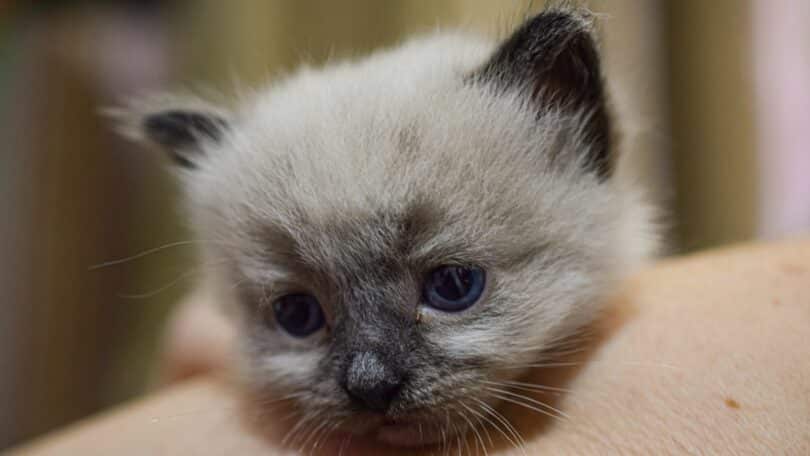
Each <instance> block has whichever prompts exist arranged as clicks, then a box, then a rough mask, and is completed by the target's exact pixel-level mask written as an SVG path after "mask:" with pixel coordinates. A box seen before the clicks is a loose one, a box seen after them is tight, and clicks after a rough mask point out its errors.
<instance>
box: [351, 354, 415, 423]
mask: <svg viewBox="0 0 810 456" xmlns="http://www.w3.org/2000/svg"><path fill="white" fill-rule="evenodd" d="M344 387H345V388H346V392H347V393H349V396H350V397H351V398H352V399H354V400H355V401H357V402H359V403H360V404H363V405H364V406H365V407H366V408H368V409H370V410H373V411H375V412H385V411H386V410H388V407H389V406H390V405H391V402H392V401H393V400H394V398H395V397H396V395H397V394H398V393H399V391H400V390H401V389H402V376H401V375H398V374H397V371H396V370H395V369H393V368H392V367H391V366H388V365H386V363H384V362H383V361H382V360H381V359H380V356H379V355H377V354H375V353H374V352H368V351H367V352H360V353H357V354H355V355H354V357H353V358H352V360H351V361H350V363H349V368H348V369H347V370H346V379H345V384H344Z"/></svg>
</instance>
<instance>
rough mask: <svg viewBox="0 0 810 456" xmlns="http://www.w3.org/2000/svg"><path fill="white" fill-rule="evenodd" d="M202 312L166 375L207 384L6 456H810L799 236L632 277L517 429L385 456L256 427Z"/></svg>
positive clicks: (266, 418)
mask: <svg viewBox="0 0 810 456" xmlns="http://www.w3.org/2000/svg"><path fill="white" fill-rule="evenodd" d="M204 301H205V298H204V296H199V295H198V296H194V297H192V298H191V300H190V301H189V302H188V303H186V304H185V305H184V306H183V307H182V308H181V310H180V311H179V313H178V314H177V316H176V318H175V320H174V321H173V323H172V324H171V332H170V334H171V336H170V337H169V339H168V344H169V351H168V353H169V354H168V355H167V357H166V360H167V365H166V370H165V372H166V379H167V380H170V379H171V378H184V377H188V376H190V375H193V374H199V373H203V372H205V373H206V374H205V375H200V376H197V377H196V378H195V379H192V380H184V381H182V382H178V383H176V384H175V385H173V386H171V387H169V388H166V389H164V390H163V391H161V392H159V393H157V394H156V395H154V396H152V397H149V398H147V399H144V400H142V401H140V402H136V403H134V404H131V405H128V406H125V407H123V408H122V409H120V410H118V411H114V412H112V413H109V414H106V415H103V416H101V417H99V418H96V419H91V420H89V421H87V422H85V423H83V424H80V425H78V426H76V427H74V428H72V429H69V430H67V431H63V432H60V433H57V434H55V435H53V436H51V437H47V438H45V439H43V440H41V441H39V442H34V443H33V444H31V445H29V446H27V447H23V448H21V449H19V450H18V452H17V453H12V454H29V455H47V454H91V453H92V454H118V455H127V454H138V455H140V454H170V455H171V454H197V455H209V454H210V455H213V454H242V455H251V454H257V455H258V454H262V455H268V454H270V455H272V454H297V453H303V454H323V455H334V454H341V453H342V454H352V455H365V454H369V455H371V454H445V453H448V454H459V452H460V453H461V454H482V455H483V454H485V451H483V450H482V449H481V446H482V445H483V446H485V447H486V448H487V450H486V453H487V454H490V455H496V454H516V455H517V454H524V453H525V454H578V455H581V454H600V455H601V454H789V455H794V454H795V455H802V454H810V399H809V398H810V362H808V359H809V357H808V354H810V353H809V352H810V348H808V341H810V240H797V241H788V242H782V243H772V244H760V245H747V246H741V247H735V248H731V249H724V250H719V251H710V252H706V253H701V254H697V255H693V256H689V257H684V258H678V259H673V260H667V261H663V262H661V263H659V264H658V265H657V266H654V267H652V268H649V269H647V270H644V271H642V272H640V273H638V274H636V275H635V276H633V277H632V278H630V279H629V280H627V281H625V283H624V284H623V286H622V287H621V290H620V291H619V292H618V293H617V294H616V296H615V297H613V298H612V299H611V300H610V303H609V306H608V309H609V310H608V311H607V312H605V314H604V315H603V316H602V318H600V319H599V321H598V323H597V324H595V325H593V327H592V328H591V329H590V330H589V331H588V332H587V333H586V334H583V335H582V336H581V337H579V338H578V339H577V340H574V341H572V344H571V347H572V350H570V351H571V353H569V354H567V355H566V356H564V357H563V358H561V360H560V362H557V363H554V364H553V365H544V366H538V367H535V368H533V369H532V370H531V371H530V373H529V375H527V376H526V377H524V378H522V380H521V381H522V382H523V384H521V386H522V388H524V389H518V388H517V387H515V388H513V389H511V390H509V391H511V392H512V393H513V394H515V395H516V396H510V397H512V398H514V399H515V402H518V403H521V404H522V405H518V404H514V403H510V404H507V406H504V407H502V408H500V409H499V413H501V414H502V415H503V416H504V417H505V418H506V419H508V422H509V423H510V424H511V426H513V427H514V429H513V431H506V430H505V429H506V428H505V426H504V425H500V428H501V430H503V433H501V432H500V431H498V430H496V429H495V426H490V427H488V428H487V429H486V431H484V430H480V431H479V434H478V435H476V434H475V433H471V434H468V436H467V440H466V442H461V443H460V448H457V447H455V445H458V444H459V442H453V443H451V445H449V446H448V447H434V448H428V449H421V450H392V449H391V448H388V447H380V446H378V445H377V444H374V443H370V442H362V441H358V440H356V439H352V440H351V441H349V440H347V439H345V438H344V437H343V436H332V437H330V438H321V436H320V435H319V434H318V432H314V431H313V432H309V434H310V436H309V437H307V433H306V432H304V433H299V434H302V437H300V438H297V439H289V438H288V440H287V441H285V442H284V443H282V440H283V436H284V435H285V434H287V433H288V431H289V426H288V424H287V422H286V421H285V420H284V417H285V414H284V412H283V406H282V407H279V408H273V409H272V411H271V412H270V413H263V414H262V415H261V416H259V415H257V414H256V413H255V410H252V408H251V405H250V403H249V401H245V400H244V399H243V398H241V396H240V395H239V394H238V393H237V390H236V389H234V388H233V387H232V386H230V383H229V382H228V380H227V377H228V375H227V374H226V372H227V367H226V366H227V365H228V361H227V359H228V356H229V355H228V352H229V350H230V348H229V344H230V336H229V329H228V328H227V326H225V325H223V324H222V322H221V320H219V319H218V318H217V317H215V316H214V315H213V314H211V313H210V310H207V309H209V307H207V306H205V305H203V304H204ZM582 347H584V349H582ZM529 385H535V386H529ZM537 385H540V386H539V387H537ZM513 386H517V385H513ZM540 388H542V391H540V390H539V389H540ZM534 390H537V391H534ZM518 395H521V396H523V397H521V396H518ZM529 399H531V400H529ZM539 404H549V405H550V406H551V407H554V409H556V411H555V410H552V409H551V408H547V407H545V406H541V405H539ZM537 410H543V411H544V413H540V412H538V411H537ZM548 415H556V417H554V418H552V417H549V416H548ZM468 416H469V418H470V419H471V421H473V422H474V423H475V422H476V418H475V416H474V415H468ZM493 421H494V420H493ZM496 424H497V423H496ZM476 427H478V428H479V429H481V427H480V426H476ZM324 432H325V431H324ZM321 434H322V433H321ZM518 436H519V437H518ZM490 440H491V441H490ZM518 440H521V441H522V442H520V444H517V443H518V442H517V441H518Z"/></svg>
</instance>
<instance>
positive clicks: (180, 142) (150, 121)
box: [107, 95, 230, 168]
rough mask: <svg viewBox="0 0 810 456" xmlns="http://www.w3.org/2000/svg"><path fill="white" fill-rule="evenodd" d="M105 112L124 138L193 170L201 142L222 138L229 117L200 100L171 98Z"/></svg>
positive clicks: (147, 100) (137, 102)
mask: <svg viewBox="0 0 810 456" xmlns="http://www.w3.org/2000/svg"><path fill="white" fill-rule="evenodd" d="M107 113H108V114H110V115H111V116H112V117H113V118H115V119H116V120H117V121H118V122H119V125H120V128H119V129H120V131H121V133H122V134H123V135H124V136H126V137H128V138H130V139H133V140H135V141H138V142H143V143H147V144H151V145H154V146H158V147H160V148H161V149H163V150H164V151H165V152H166V153H167V154H168V155H169V157H170V158H171V159H172V160H174V162H175V163H176V164H178V165H180V166H183V167H185V168H196V167H197V164H198V162H199V160H200V159H201V158H202V156H203V154H204V147H203V146H204V144H205V143H210V142H214V143H216V142H218V141H220V140H221V139H222V136H223V135H224V134H225V132H226V131H227V129H228V126H229V117H230V116H229V115H228V113H227V112H226V111H225V110H224V109H222V108H220V107H218V106H216V105H213V104H211V103H208V102H206V101H204V100H202V99H199V98H196V97H180V96H172V95H159V96H157V95H153V96H149V97H146V98H142V99H136V100H133V101H132V102H130V103H129V104H128V106H127V107H126V108H124V109H114V110H109V111H107Z"/></svg>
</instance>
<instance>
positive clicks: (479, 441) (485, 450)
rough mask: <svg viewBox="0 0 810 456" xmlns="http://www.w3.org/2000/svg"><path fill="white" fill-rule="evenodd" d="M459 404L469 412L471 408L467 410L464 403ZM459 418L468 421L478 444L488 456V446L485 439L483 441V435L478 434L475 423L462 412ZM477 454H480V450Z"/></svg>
mask: <svg viewBox="0 0 810 456" xmlns="http://www.w3.org/2000/svg"><path fill="white" fill-rule="evenodd" d="M459 404H460V405H461V406H463V407H464V408H466V409H467V410H468V411H469V408H467V406H466V405H464V404H463V403H459ZM459 416H460V417H461V418H462V419H463V420H464V421H466V422H467V424H468V425H469V426H470V430H471V431H472V432H473V433H474V434H475V438H476V440H477V441H478V443H479V444H480V445H481V449H482V450H483V451H484V454H485V455H487V454H488V452H487V447H486V445H484V439H483V437H481V433H480V432H478V429H477V428H476V426H475V424H473V422H472V421H471V420H470V419H469V418H468V417H467V416H466V415H465V414H464V413H461V411H459ZM475 454H478V450H476V451H475Z"/></svg>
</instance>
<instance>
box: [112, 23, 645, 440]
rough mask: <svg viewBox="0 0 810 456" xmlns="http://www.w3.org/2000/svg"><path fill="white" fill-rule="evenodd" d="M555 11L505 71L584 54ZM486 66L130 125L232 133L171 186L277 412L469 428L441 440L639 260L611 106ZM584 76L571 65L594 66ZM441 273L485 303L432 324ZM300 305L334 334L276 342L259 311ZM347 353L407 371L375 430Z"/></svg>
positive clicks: (394, 64)
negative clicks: (458, 268) (460, 278)
mask: <svg viewBox="0 0 810 456" xmlns="http://www.w3.org/2000/svg"><path fill="white" fill-rule="evenodd" d="M544 14H550V13H548V12H547V13H544ZM556 14H561V15H562V17H563V18H567V19H568V21H563V22H564V24H563V25H562V26H561V27H562V28H561V29H560V30H554V32H555V33H556V35H554V36H551V37H546V39H547V40H548V43H546V46H547V47H549V46H550V45H549V43H551V44H553V45H556V43H560V46H559V47H558V48H555V47H553V46H551V47H549V50H546V51H543V49H540V48H539V47H535V48H534V49H540V50H539V51H537V52H539V53H540V54H541V55H538V56H534V57H532V55H531V53H530V52H528V51H531V49H528V48H527V49H528V51H527V53H526V54H525V55H524V54H520V52H517V51H516V52H515V55H516V56H517V57H515V58H514V59H512V60H510V62H511V63H509V62H507V65H508V64H513V65H518V66H519V65H520V64H521V63H520V62H522V61H523V60H526V59H529V60H532V59H539V58H545V59H547V60H548V59H552V60H553V59H554V58H557V56H559V55H560V54H561V53H564V52H567V47H566V46H568V43H569V42H570V41H571V40H570V39H574V38H575V39H587V40H590V39H591V38H590V29H589V25H588V23H587V21H586V19H585V18H583V17H582V16H580V15H575V14H569V13H556ZM535 20H536V19H535ZM558 25H559V24H558ZM530 26H536V27H541V26H542V27H546V28H548V27H550V26H549V25H548V24H546V23H544V24H541V25H536V24H535V25H531V24H530ZM530 26H525V27H530ZM530 32H532V33H543V31H542V30H539V31H537V30H534V31H532V30H530ZM574 33H576V34H579V35H577V36H574V35H573V34H574ZM583 33H585V34H587V37H586V36H585V35H581V34H583ZM572 37H573V38H572ZM530 38H531V37H530ZM530 44H531V43H530ZM534 44H537V43H534ZM541 44H542V43H541ZM585 44H588V43H585ZM524 47H525V46H524ZM518 51H520V50H518ZM590 51H592V50H591V49H588V52H590ZM499 52H501V54H502V55H501V57H503V55H506V54H504V45H501V47H500V48H499V47H498V43H495V42H492V41H489V40H485V39H482V38H479V37H475V36H469V35H464V34H454V33H451V34H440V35H434V36H429V37H426V38H421V39H416V40H413V41H410V42H408V43H406V44H404V45H402V46H400V47H398V48H395V49H391V50H384V51H381V52H378V53H375V54H373V55H371V56H369V57H367V58H364V59H362V60H358V61H353V62H344V63H338V64H332V65H330V66H328V67H326V68H322V69H317V70H312V69H303V70H301V71H299V72H298V73H297V74H295V75H293V76H291V77H289V78H288V79H286V80H284V81H280V82H277V83H275V84H274V85H272V86H270V87H267V88H264V89H261V90H258V91H256V92H254V93H250V94H248V95H246V96H244V97H243V98H242V99H241V100H239V101H238V102H237V103H236V107H235V108H234V109H232V110H224V109H223V108H220V107H213V106H210V105H208V104H207V103H204V102H201V101H195V100H193V99H192V100H177V99H172V100H171V102H170V103H166V102H165V101H159V103H158V104H150V103H145V104H143V103H142V104H140V105H138V107H137V109H136V110H134V114H132V115H130V116H128V117H127V122H128V125H129V127H128V131H129V132H130V133H131V134H132V135H134V136H136V137H140V138H143V139H147V140H150V139H151V140H153V141H154V142H158V143H161V141H159V140H155V138H152V137H150V135H149V132H148V131H146V132H144V131H143V125H144V122H145V121H144V119H146V118H148V116H150V115H152V114H154V113H157V112H159V111H161V110H165V109H167V107H168V108H170V109H172V110H193V111H196V112H199V111H202V112H209V113H213V114H216V116H217V118H219V119H227V127H225V128H223V131H222V132H218V134H217V135H210V134H199V135H197V136H196V137H197V138H198V139H199V141H197V142H196V143H195V144H194V145H192V146H187V145H183V147H181V148H180V149H182V150H177V147H171V148H172V152H173V153H174V154H180V155H181V156H182V157H183V160H187V161H188V163H189V164H193V166H190V167H186V168H183V169H182V170H181V172H180V174H181V177H182V180H183V183H184V188H185V191H186V196H187V199H186V201H187V205H188V208H189V212H190V214H191V220H192V223H193V226H194V228H195V229H196V230H197V232H198V234H199V236H200V237H201V238H202V239H207V240H215V242H211V243H207V244H206V247H205V251H204V256H205V260H206V261H209V262H212V263H217V264H218V266H217V267H216V268H215V269H214V272H212V273H211V274H210V275H209V276H208V277H207V278H206V280H207V281H208V285H209V286H212V287H213V288H215V289H216V291H217V293H218V299H219V300H220V301H221V302H223V303H224V304H226V305H227V306H229V307H230V308H232V309H235V310H236V312H235V315H236V318H237V320H238V324H239V326H240V335H241V336H240V337H241V343H242V346H243V348H244V354H245V366H246V372H247V373H248V375H247V376H246V378H247V384H248V386H249V388H250V389H251V390H252V391H254V392H258V393H260V394H265V395H268V396H271V397H284V396H285V395H286V396H287V397H289V398H291V400H292V401H293V402H294V404H295V408H296V409H297V410H298V411H299V412H300V414H301V416H302V417H303V420H305V422H306V421H307V420H309V421H310V422H314V421H312V420H315V419H316V418H315V417H318V418H317V419H318V420H321V419H327V420H334V421H338V420H345V421H344V422H345V423H346V426H345V428H346V429H349V428H350V429H351V430H352V432H359V433H366V432H371V433H376V435H377V437H379V438H381V439H384V440H387V441H389V442H392V443H406V442H411V443H413V442H418V443H426V442H431V441H436V440H438V439H440V436H442V435H444V436H449V435H451V434H452V433H454V432H463V431H464V428H465V426H463V425H460V423H455V426H453V429H450V428H448V427H447V423H446V422H445V412H444V411H445V410H448V409H449V410H452V409H454V407H455V408H458V407H465V406H466V407H472V408H474V409H479V410H480V409H481V405H480V403H484V404H493V405H494V404H495V403H496V401H495V400H494V399H493V398H492V397H491V396H488V395H487V393H486V388H485V387H484V384H483V383H482V382H483V381H493V380H504V379H512V378H514V377H516V376H518V375H520V374H521V372H522V370H521V369H520V367H521V366H525V365H528V364H530V363H534V362H537V361H538V360H539V359H540V358H541V357H542V356H543V353H544V352H546V351H548V350H549V349H550V348H552V347H553V346H554V344H555V343H556V342H559V341H560V340H563V339H564V338H566V337H568V336H571V335H572V334H573V333H574V332H575V331H576V330H577V329H578V328H580V327H581V326H582V325H583V324H586V323H588V322H589V321H590V320H592V319H593V318H594V317H595V316H596V315H597V313H598V310H599V303H600V300H601V298H602V297H603V296H604V294H605V293H606V292H607V291H608V290H609V289H610V286H611V284H612V283H613V282H614V281H615V280H616V279H617V278H618V277H619V276H621V275H622V274H624V273H625V272H626V271H628V269H630V268H632V267H634V266H636V265H637V264H638V263H639V262H640V261H641V260H643V259H644V258H645V257H647V256H648V255H649V254H650V253H651V251H652V249H653V248H654V245H655V242H654V236H653V233H652V229H651V224H650V212H649V210H648V208H647V207H646V206H645V205H644V204H643V202H642V200H641V198H640V196H639V194H638V193H637V192H636V191H635V190H634V189H632V188H631V186H630V185H629V184H628V183H627V182H622V181H619V180H618V179H616V178H615V176H616V174H615V173H610V172H609V171H608V170H607V168H606V166H608V165H606V164H605V163H606V162H599V163H598V165H599V167H598V168H597V167H594V160H595V158H594V157H604V154H606V153H611V154H615V151H614V150H613V149H614V148H613V146H612V145H610V144H608V143H602V142H600V141H605V140H606V136H605V135H604V131H601V132H600V133H599V134H598V135H594V134H592V132H590V131H589V129H591V128H605V125H602V124H600V123H599V122H601V120H600V121H599V122H596V123H595V121H594V116H595V115H606V112H605V109H606V108H605V106H604V103H605V100H604V99H603V98H602V93H601V92H599V93H598V94H597V95H598V96H599V99H598V103H600V105H599V106H598V107H595V106H592V103H593V101H594V100H593V96H591V98H588V97H581V100H580V98H573V99H572V100H573V101H571V100H568V101H566V100H556V101H559V102H555V98H554V96H555V94H558V93H563V95H564V90H563V89H560V87H559V84H557V85H555V86H549V87H542V86H540V87H538V86H537V85H538V84H540V85H542V83H543V81H545V79H543V77H545V76H543V75H542V74H540V73H538V71H539V70H538V71H532V70H531V69H526V68H518V69H519V70H521V71H523V73H525V76H519V77H517V78H511V79H510V77H505V76H504V75H508V74H510V73H509V71H511V70H510V69H509V68H500V67H498V68H496V69H494V70H493V69H492V68H491V66H492V65H491V63H492V62H493V56H497V55H498V53H499ZM521 52H522V51H521ZM543 52H551V53H552V54H553V56H552V57H549V55H551V54H549V55H545V54H542V53H543ZM572 52H576V50H574V51H572ZM510 56H512V54H509V55H508V56H507V57H510ZM526 56H528V57H526ZM572 56H573V57H575V58H576V59H579V55H572ZM592 57H594V58H595V57H596V54H593V56H592ZM510 58H511V57H510ZM576 59H574V60H572V62H573V65H574V67H572V68H568V70H570V71H577V69H578V67H577V66H576V65H579V66H582V65H586V66H589V65H591V64H590V63H589V62H585V63H582V62H581V61H580V60H581V59H580V60H576ZM507 60H509V59H507ZM550 61H551V60H550ZM488 62H490V64H488ZM544 62H545V61H544ZM528 63H532V62H531V61H530V62H528ZM535 63H536V62H535ZM546 63H547V62H546ZM586 69H587V70H588V71H590V72H591V73H592V74H591V75H590V76H586V77H585V79H584V81H585V83H587V84H599V87H600V90H601V79H600V78H601V76H600V75H599V74H598V67H597V68H596V69H595V70H594V68H591V67H589V68H586ZM540 70H549V68H546V67H543V68H540ZM550 71H554V69H553V68H551V69H550ZM594 71H596V73H593V72H594ZM594 74H595V76H596V78H597V80H596V81H594V80H593V77H594ZM552 76H553V75H552ZM588 77H590V78H591V79H588ZM512 79H516V80H514V81H513V80H512ZM568 80H569V79H564V78H563V79H561V81H562V83H563V84H565V83H566V81H568ZM557 82H560V81H557ZM573 89H576V87H574V88H573ZM561 90H562V92H559V91H561ZM547 95H548V96H547ZM589 96H590V95H589ZM594 96H596V95H594ZM577 100H580V101H582V102H583V103H585V104H583V105H580V104H578V103H579V102H578V101H577ZM153 101H154V100H153ZM597 110H599V112H595V111H597ZM597 124H598V125H597ZM594 125H596V126H594ZM192 133H194V132H192ZM219 133H221V134H219ZM159 145H160V144H159ZM162 145H164V146H167V144H165V143H164V144H162ZM600 147H603V148H605V150H602V151H596V150H595V149H596V148H600ZM599 154H602V155H599ZM611 176H614V177H611ZM444 264H474V265H478V266H480V267H483V268H484V269H486V271H487V275H488V283H487V288H486V291H485V295H484V297H483V298H482V299H481V300H480V301H479V302H478V303H477V304H476V305H474V306H473V307H471V308H470V309H468V310H466V311H464V312H459V313H442V312H440V311H437V310H434V309H431V308H429V307H427V306H425V305H424V304H423V303H422V294H421V287H422V281H423V279H424V277H425V275H426V274H427V272H428V271H430V270H431V269H432V268H434V267H437V266H439V265H444ZM291 292H307V293H311V294H313V295H315V296H316V297H317V298H318V300H319V301H320V303H321V305H322V306H323V308H324V311H325V313H326V316H327V321H328V327H327V329H326V330H324V331H321V332H319V333H318V334H316V335H314V336H311V337H308V338H305V339H295V338H293V337H291V336H289V335H287V334H286V333H284V331H283V330H281V329H280V328H278V327H277V326H276V324H275V322H274V321H273V319H272V312H270V311H269V309H270V307H271V303H272V302H273V301H274V300H275V299H276V298H277V297H279V296H282V295H284V294H286V293H291ZM356 353H363V354H364V355H363V356H372V357H374V358H373V359H372V360H373V361H374V363H371V362H370V364H371V365H374V364H375V363H377V362H378V361H379V362H381V363H387V364H392V363H393V364H395V365H396V366H398V368H399V369H402V370H403V371H404V372H406V373H407V375H406V377H407V383H406V384H405V386H404V388H403V390H402V392H401V394H400V395H399V396H398V397H397V400H396V401H395V402H394V403H393V404H392V406H391V408H390V409H389V410H388V412H387V413H386V416H385V417H380V416H377V415H375V414H373V413H370V412H367V411H364V410H360V409H358V408H357V407H356V404H353V403H352V401H351V399H350V397H348V395H347V394H346V392H345V391H344V389H343V388H342V387H341V376H343V375H345V370H346V365H347V363H349V362H350V361H351V359H352V355H353V354H356ZM368 353H371V355H368ZM377 358H379V359H377ZM369 369H373V366H371V367H369ZM372 374H373V372H370V373H369V375H372ZM383 423H388V425H387V426H382V427H381V425H382V424H383ZM392 423H404V424H400V425H396V424H392ZM417 424H419V427H420V431H422V433H420V434H421V435H417V433H416V426H417ZM422 425H425V426H424V427H423V426H422ZM429 429H430V430H429Z"/></svg>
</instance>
